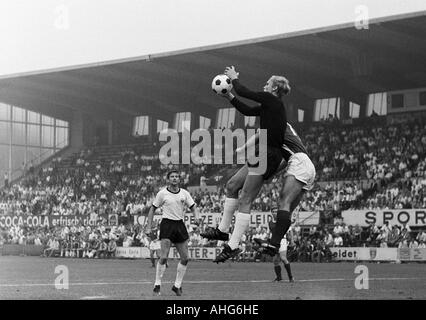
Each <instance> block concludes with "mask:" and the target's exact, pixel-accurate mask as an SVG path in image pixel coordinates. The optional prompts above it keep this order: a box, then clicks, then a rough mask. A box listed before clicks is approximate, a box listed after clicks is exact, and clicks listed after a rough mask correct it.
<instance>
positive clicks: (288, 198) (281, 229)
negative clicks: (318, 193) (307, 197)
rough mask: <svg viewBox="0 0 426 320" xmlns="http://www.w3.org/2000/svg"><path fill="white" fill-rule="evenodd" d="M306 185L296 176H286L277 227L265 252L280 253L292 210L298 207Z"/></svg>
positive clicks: (264, 249)
mask: <svg viewBox="0 0 426 320" xmlns="http://www.w3.org/2000/svg"><path fill="white" fill-rule="evenodd" d="M304 185H305V184H304V183H302V182H300V181H299V180H297V179H296V178H295V177H294V176H286V177H285V178H284V183H283V188H282V190H281V194H280V199H279V204H278V211H277V223H276V227H275V228H274V231H273V232H272V237H271V239H270V241H269V243H268V244H267V245H265V246H264V248H263V252H264V253H266V254H269V255H271V256H275V255H276V254H277V253H278V248H279V247H280V242H281V239H282V238H283V237H284V235H285V234H286V233H287V231H288V229H289V228H290V225H291V212H292V210H294V208H296V206H297V204H298V203H299V202H300V200H301V198H302V196H303V192H302V190H303V189H302V188H303V187H304ZM296 202H297V204H296Z"/></svg>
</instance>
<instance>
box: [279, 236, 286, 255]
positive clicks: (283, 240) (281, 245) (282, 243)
mask: <svg viewBox="0 0 426 320" xmlns="http://www.w3.org/2000/svg"><path fill="white" fill-rule="evenodd" d="M287 246H288V241H287V239H286V237H284V238H282V239H281V242H280V249H279V252H283V251H287Z"/></svg>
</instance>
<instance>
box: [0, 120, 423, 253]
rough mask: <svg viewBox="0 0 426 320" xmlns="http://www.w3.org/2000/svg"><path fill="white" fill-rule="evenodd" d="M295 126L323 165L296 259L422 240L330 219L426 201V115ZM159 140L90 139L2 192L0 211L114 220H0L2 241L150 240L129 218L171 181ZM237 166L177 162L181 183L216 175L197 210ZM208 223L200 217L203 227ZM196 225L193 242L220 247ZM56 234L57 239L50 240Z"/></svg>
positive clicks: (269, 201)
mask: <svg viewBox="0 0 426 320" xmlns="http://www.w3.org/2000/svg"><path fill="white" fill-rule="evenodd" d="M297 130H298V131H299V134H300V135H301V137H302V140H303V141H304V142H305V143H306V145H307V148H308V150H309V152H310V155H311V157H312V159H313V162H314V163H315V165H316V169H317V181H318V183H317V184H316V186H315V188H314V189H313V190H312V191H310V192H308V193H307V194H306V196H305V199H304V200H303V201H302V203H301V204H300V210H302V211H319V212H320V213H321V215H322V223H321V224H320V225H319V226H317V227H315V228H311V229H309V230H308V229H306V228H300V226H296V227H295V232H294V235H293V238H292V241H291V242H292V247H291V248H292V249H291V252H290V256H291V257H292V259H293V260H300V261H307V260H309V261H311V260H318V259H319V260H321V259H329V256H330V252H329V249H328V248H329V247H335V246H380V247H386V246H389V247H423V248H424V247H425V240H426V239H425V236H424V232H423V233H422V231H420V232H416V233H415V232H412V231H411V230H409V228H407V227H405V226H393V227H392V228H386V227H385V226H383V227H382V228H380V229H379V228H378V227H376V226H374V225H372V226H371V227H368V228H361V227H359V226H346V225H344V224H342V225H341V224H340V223H339V222H337V224H334V221H336V220H335V218H339V216H340V212H341V211H342V210H346V209H370V210H371V209H402V208H404V209H408V208H424V207H426V161H425V158H426V157H425V156H426V153H425V150H426V121H425V119H424V118H416V119H414V120H411V121H409V122H406V123H390V124H388V123H387V121H386V119H384V120H382V122H381V123H379V124H378V123H377V121H375V122H371V123H368V122H367V123H365V122H364V123H363V124H362V125H356V124H352V125H344V124H341V123H340V122H338V121H333V122H321V123H318V124H315V125H311V126H309V127H304V126H298V127H297ZM159 148H160V145H156V144H154V145H152V144H133V145H116V146H96V147H91V148H84V149H82V150H81V151H80V152H79V153H76V154H73V155H71V156H69V157H67V158H64V159H62V158H61V157H57V158H54V159H53V160H52V161H51V162H50V163H48V164H47V165H44V166H43V167H39V168H30V170H28V172H27V173H26V175H25V177H23V178H22V179H20V180H19V181H17V182H15V183H12V184H11V185H10V186H8V187H7V188H3V189H2V190H1V191H0V203H2V207H1V209H0V210H1V214H15V215H18V216H19V215H34V216H70V215H82V216H88V217H89V216H90V217H91V218H93V217H94V216H99V217H103V216H105V215H108V214H116V215H117V216H118V223H117V226H113V227H106V219H103V220H98V222H97V224H96V225H95V226H88V225H82V224H71V225H70V226H67V227H53V226H52V227H50V228H47V227H29V226H26V225H20V226H14V227H11V228H2V230H1V232H0V242H1V243H2V244H42V245H45V246H46V247H48V248H55V249H54V250H48V251H47V252H45V254H46V255H47V254H56V255H60V256H65V255H66V254H67V255H69V256H71V255H72V256H80V257H83V256H84V257H107V256H108V254H106V253H107V252H108V248H109V247H110V246H111V247H115V246H148V245H149V241H150V240H149V239H148V238H147V237H146V235H145V234H144V232H143V228H142V227H140V226H137V225H133V224H132V223H131V222H132V217H133V216H135V215H139V214H145V213H146V212H147V210H148V209H149V208H150V206H151V203H152V201H153V197H154V196H155V192H156V191H157V190H158V188H160V187H161V186H163V185H164V184H165V175H166V173H167V171H168V170H170V169H171V168H172V167H171V166H166V165H162V164H161V162H160V161H159V159H158V150H159ZM233 170H235V167H230V166H227V167H224V166H219V165H212V166H209V165H202V164H201V165H186V166H181V167H179V171H180V172H181V179H182V180H181V181H182V186H183V187H185V188H187V187H188V186H189V185H190V182H191V184H192V185H194V184H196V185H199V183H200V179H201V177H203V179H204V180H203V179H201V180H203V181H206V180H207V181H209V183H211V182H215V181H216V182H217V183H218V188H217V191H203V190H202V189H201V190H198V191H195V192H193V197H194V199H195V201H196V203H197V204H198V206H199V207H200V210H201V212H221V210H222V208H223V202H224V199H225V190H224V187H223V181H226V177H227V175H229V173H230V172H232V171H233ZM281 184H282V177H278V178H275V179H274V180H273V181H272V182H271V183H270V184H268V185H265V186H264V187H263V188H262V190H261V191H260V194H259V196H258V197H257V199H256V200H255V201H254V204H253V207H254V210H258V211H270V210H271V208H272V207H273V206H274V205H275V203H276V201H277V199H278V196H279V190H280V186H281ZM203 227H204V226H201V228H203ZM199 233H200V230H199V229H197V230H191V232H190V245H191V246H200V245H203V246H215V245H216V243H214V242H213V243H212V242H210V243H209V242H206V241H204V240H203V239H201V237H200V235H199ZM268 233H269V230H266V228H263V229H259V228H252V229H251V230H250V231H249V232H248V233H247V234H246V239H245V241H244V247H245V252H246V254H245V255H244V257H251V258H254V256H253V252H252V250H251V247H252V245H253V241H252V240H253V238H255V237H265V238H267V237H268V236H269V234H268ZM55 239H56V240H59V246H58V245H56V247H55V243H54V240H55Z"/></svg>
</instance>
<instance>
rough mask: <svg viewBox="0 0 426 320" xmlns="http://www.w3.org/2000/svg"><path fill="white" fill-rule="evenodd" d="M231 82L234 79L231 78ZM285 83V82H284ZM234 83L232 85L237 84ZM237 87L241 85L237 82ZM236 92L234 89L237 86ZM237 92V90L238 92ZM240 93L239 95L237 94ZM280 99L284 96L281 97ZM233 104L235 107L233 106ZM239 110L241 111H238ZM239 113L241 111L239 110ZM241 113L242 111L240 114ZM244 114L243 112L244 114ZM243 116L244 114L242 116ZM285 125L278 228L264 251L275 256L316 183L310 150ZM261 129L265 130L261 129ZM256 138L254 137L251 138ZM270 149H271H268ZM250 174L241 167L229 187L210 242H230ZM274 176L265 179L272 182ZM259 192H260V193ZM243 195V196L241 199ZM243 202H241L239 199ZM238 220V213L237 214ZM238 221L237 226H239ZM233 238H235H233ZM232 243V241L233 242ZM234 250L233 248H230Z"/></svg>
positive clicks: (232, 253) (272, 83) (208, 235)
mask: <svg viewBox="0 0 426 320" xmlns="http://www.w3.org/2000/svg"><path fill="white" fill-rule="evenodd" d="M228 76H229V77H230V78H231V76H232V74H231V76H230V75H229V74H228ZM284 79H285V78H284ZM234 82H236V81H233V82H232V83H233V84H234ZM236 83H237V85H238V82H236ZM284 83H285V84H286V86H284V88H286V91H284V93H285V94H288V92H289V91H290V86H289V84H288V81H287V80H286V82H284ZM281 86H282V83H280V82H278V83H277V82H276V78H274V77H271V78H270V79H269V80H268V83H267V85H266V86H265V87H264V91H265V92H270V91H271V90H272V92H274V91H276V90H278V89H277V87H281ZM234 88H235V86H234ZM237 90H238V86H237V88H236V91H237ZM237 93H238V91H237ZM279 96H281V95H279ZM226 97H227V98H228V99H230V100H231V102H234V103H235V101H234V100H235V99H234V98H233V96H232V95H231V94H229V95H228V96H226ZM234 103H233V104H234ZM237 109H238V108H237ZM238 110H240V109H238ZM240 111H241V110H240ZM241 112H242V111H241ZM242 113H244V112H242ZM284 123H285V125H284V126H283V125H281V127H282V128H284V130H283V131H284V133H283V141H282V144H281V152H282V154H283V159H282V160H281V163H280V165H279V166H278V168H277V169H276V172H279V171H280V170H281V168H284V165H285V164H287V166H286V167H285V175H284V181H283V188H282V190H281V193H280V200H279V210H278V213H277V226H278V228H275V229H274V232H273V234H272V238H271V239H270V241H269V243H265V244H264V245H263V246H264V247H262V251H265V253H267V254H270V255H272V256H275V255H276V254H277V253H278V248H279V244H280V242H281V239H282V238H283V237H284V234H285V233H286V232H287V231H288V229H289V227H290V225H291V212H292V211H293V210H294V208H296V206H297V205H298V204H299V202H300V200H301V199H302V197H303V195H304V192H305V190H310V189H312V187H313V183H314V179H315V167H314V165H313V164H312V161H311V160H310V159H309V157H308V155H307V150H306V148H305V146H304V145H303V143H302V141H301V139H300V137H299V136H298V134H297V133H296V131H295V130H294V129H293V127H292V126H291V125H290V124H289V123H288V122H284ZM261 128H262V127H261ZM252 138H253V137H252ZM257 140H258V135H257V134H256V136H255V137H254V139H251V141H249V142H248V143H247V145H248V144H250V143H256V142H257ZM268 144H269V131H268ZM268 149H269V146H268ZM268 169H269V153H268ZM247 174H248V166H247V165H245V166H244V167H242V168H241V169H240V170H239V171H238V172H237V173H236V174H235V175H234V176H233V177H232V178H231V179H230V180H229V181H228V182H227V184H226V194H227V197H226V199H225V204H224V213H223V216H222V219H221V222H220V225H219V227H218V228H217V229H213V228H210V229H208V230H207V231H206V232H205V233H203V234H202V236H204V237H205V238H207V239H211V240H222V241H227V240H228V239H229V235H228V233H227V232H228V231H229V227H230V225H231V221H232V216H233V215H234V212H235V210H236V209H237V207H238V204H239V201H238V192H239V191H240V190H241V189H242V188H243V186H244V184H245V179H246V176H247ZM271 176H272V175H268V176H266V178H267V179H265V180H268V178H270V177H271ZM257 192H258V191H257ZM243 195H244V193H242V196H243ZM240 202H241V199H240ZM237 217H238V213H237ZM237 221H238V220H237V219H236V222H235V223H236V224H237ZM231 238H232V237H231ZM230 242H231V241H230ZM231 249H232V248H231ZM225 250H226V251H227V252H228V254H227V255H228V256H229V257H232V256H235V255H237V254H238V251H237V249H234V250H235V251H230V250H229V248H227V247H226V246H225V248H224V251H225ZM219 258H221V259H216V260H215V262H223V261H225V260H226V259H227V257H226V255H222V257H219Z"/></svg>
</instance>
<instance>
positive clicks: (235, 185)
mask: <svg viewBox="0 0 426 320" xmlns="http://www.w3.org/2000/svg"><path fill="white" fill-rule="evenodd" d="M247 174H248V167H247V165H244V166H243V167H242V168H240V169H239V170H238V171H237V172H236V173H235V174H234V175H233V176H232V177H231V179H229V180H228V182H227V183H226V199H225V204H224V208H223V215H222V218H221V220H220V224H219V227H218V228H208V229H207V230H206V231H205V232H203V233H201V236H202V237H203V238H207V239H209V240H221V241H228V240H229V234H228V232H229V227H230V226H231V222H232V217H233V216H234V213H235V211H236V210H237V209H238V193H239V191H240V190H241V189H242V187H243V185H244V181H245V179H246V177H247Z"/></svg>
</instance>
